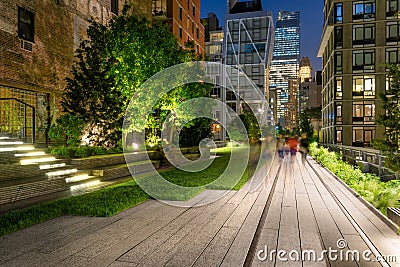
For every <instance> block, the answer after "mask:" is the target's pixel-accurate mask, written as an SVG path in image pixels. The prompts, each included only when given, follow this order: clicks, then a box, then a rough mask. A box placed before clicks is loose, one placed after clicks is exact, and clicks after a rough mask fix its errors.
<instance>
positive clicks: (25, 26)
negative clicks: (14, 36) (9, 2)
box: [18, 6, 35, 43]
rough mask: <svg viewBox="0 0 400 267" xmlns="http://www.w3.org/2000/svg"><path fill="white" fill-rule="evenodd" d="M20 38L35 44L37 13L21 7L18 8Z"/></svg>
mask: <svg viewBox="0 0 400 267" xmlns="http://www.w3.org/2000/svg"><path fill="white" fill-rule="evenodd" d="M23 13H25V14H23ZM23 16H26V17H23ZM28 17H29V18H28ZM24 20H25V21H24ZM26 33H28V34H26ZM27 35H28V36H27ZM18 38H20V39H22V40H25V41H28V42H31V43H34V42H35V13H34V12H32V11H30V10H28V9H26V8H23V7H21V6H18Z"/></svg>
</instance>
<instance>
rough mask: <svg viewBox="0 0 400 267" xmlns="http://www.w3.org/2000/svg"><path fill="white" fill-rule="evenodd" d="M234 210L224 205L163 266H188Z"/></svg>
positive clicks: (228, 204) (231, 206) (230, 206)
mask: <svg viewBox="0 0 400 267" xmlns="http://www.w3.org/2000/svg"><path fill="white" fill-rule="evenodd" d="M235 209H236V206H235V205H233V204H230V203H227V204H226V205H224V206H223V207H222V209H221V211H220V212H219V213H218V214H217V216H215V218H214V220H212V221H210V222H209V223H207V224H206V225H204V226H203V228H202V231H201V232H200V233H199V234H198V235H196V236H195V237H194V238H193V239H192V240H189V241H188V242H184V243H182V244H180V245H181V249H180V250H179V253H177V254H175V255H173V257H172V258H171V259H170V260H169V261H168V262H167V263H166V264H165V266H190V265H192V264H193V263H194V262H195V261H196V259H197V257H198V255H200V254H201V252H202V251H203V250H204V249H205V248H206V247H207V246H208V244H209V243H210V242H211V240H212V239H213V238H214V237H215V235H216V234H217V233H218V232H219V230H220V229H221V227H222V226H223V224H224V223H225V222H226V220H227V219H228V218H229V216H230V215H231V214H232V212H233V211H234V210H235Z"/></svg>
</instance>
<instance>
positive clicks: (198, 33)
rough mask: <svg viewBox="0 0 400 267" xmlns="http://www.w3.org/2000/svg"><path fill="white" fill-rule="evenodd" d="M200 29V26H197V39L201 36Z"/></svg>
mask: <svg viewBox="0 0 400 267" xmlns="http://www.w3.org/2000/svg"><path fill="white" fill-rule="evenodd" d="M199 36H200V30H199V27H196V37H197V39H199V38H200V37H199Z"/></svg>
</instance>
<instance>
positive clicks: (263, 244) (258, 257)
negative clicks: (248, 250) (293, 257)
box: [227, 228, 278, 267]
mask: <svg viewBox="0 0 400 267" xmlns="http://www.w3.org/2000/svg"><path fill="white" fill-rule="evenodd" d="M277 246H278V230H275V229H267V228H264V229H263V231H262V232H261V235H260V238H259V242H258V245H257V248H256V250H255V255H254V257H253V261H252V263H251V266H254V267H261V266H263V267H265V266H267V267H273V266H275V261H276V253H270V252H271V251H272V250H275V251H276V250H277ZM227 266H228V265H227ZM229 266H239V265H234V264H232V265H229Z"/></svg>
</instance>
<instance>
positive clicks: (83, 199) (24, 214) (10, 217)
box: [0, 181, 150, 236]
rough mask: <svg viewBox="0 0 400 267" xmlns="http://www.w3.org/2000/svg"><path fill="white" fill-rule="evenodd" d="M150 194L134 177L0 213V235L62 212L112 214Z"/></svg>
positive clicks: (85, 214)
mask: <svg viewBox="0 0 400 267" xmlns="http://www.w3.org/2000/svg"><path fill="white" fill-rule="evenodd" d="M149 198H150V197H149V196H148V195H147V194H146V193H145V192H144V191H143V190H142V189H141V188H140V187H139V186H138V185H137V184H136V182H134V181H129V182H125V183H122V184H119V185H114V186H110V187H107V188H105V189H101V190H98V191H95V192H91V193H87V194H84V195H79V196H73V197H69V198H65V199H59V200H55V201H51V202H49V203H44V204H39V205H37V206H33V207H29V208H26V209H23V210H17V211H12V212H9V213H7V214H3V215H1V216H0V236H2V235H5V234H8V233H11V232H14V231H17V230H20V229H23V228H26V227H28V226H31V225H34V224H37V223H41V222H44V221H47V220H51V219H54V218H57V217H59V216H62V215H83V216H111V215H114V214H116V213H118V212H121V211H123V210H126V209H128V208H130V207H133V206H135V205H138V204H140V203H142V202H144V201H146V200H148V199H149Z"/></svg>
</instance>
